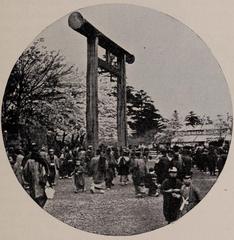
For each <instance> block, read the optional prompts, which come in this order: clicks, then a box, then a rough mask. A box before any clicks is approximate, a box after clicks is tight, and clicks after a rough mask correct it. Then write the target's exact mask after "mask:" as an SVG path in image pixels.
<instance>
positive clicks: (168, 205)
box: [161, 178, 182, 222]
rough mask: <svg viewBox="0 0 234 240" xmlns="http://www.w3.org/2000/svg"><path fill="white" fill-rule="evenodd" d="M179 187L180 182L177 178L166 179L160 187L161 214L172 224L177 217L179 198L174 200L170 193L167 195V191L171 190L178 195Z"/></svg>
mask: <svg viewBox="0 0 234 240" xmlns="http://www.w3.org/2000/svg"><path fill="white" fill-rule="evenodd" d="M181 186H182V182H181V181H180V180H179V179H177V178H167V179H166V180H164V181H163V183H162V185H161V191H162V193H163V214H164V216H165V219H166V221H168V222H173V221H175V220H176V219H177V218H178V217H179V209H180V205H181V197H180V198H176V197H174V196H173V194H172V193H168V192H167V190H170V189H172V190H173V193H177V194H179V195H180V189H181Z"/></svg>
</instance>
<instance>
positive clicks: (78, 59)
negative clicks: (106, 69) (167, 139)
mask: <svg viewBox="0 0 234 240" xmlns="http://www.w3.org/2000/svg"><path fill="white" fill-rule="evenodd" d="M74 11H76V9H74ZM79 12H80V13H81V14H82V15H83V17H84V18H85V19H87V20H88V21H89V22H90V23H91V24H92V25H94V26H95V27H96V28H97V29H99V30H100V31H101V32H102V33H104V34H105V35H106V36H108V37H109V38H111V39H112V40H113V41H115V42H116V43H117V44H119V45H120V46H122V47H123V48H125V49H126V50H128V51H129V52H130V53H132V54H133V55H134V56H135V62H134V63H133V64H127V65H126V71H127V84H129V85H132V86H134V87H135V88H136V89H143V90H145V91H146V92H147V93H148V94H149V95H150V97H151V98H152V99H153V100H154V103H155V107H156V108H157V109H159V112H160V114H161V115H162V116H163V117H166V118H170V117H171V116H172V113H173V111H174V110H177V111H178V113H179V115H180V117H181V118H182V119H183V118H184V117H185V116H186V115H187V114H188V112H189V111H191V110H192V111H194V112H195V113H197V114H198V115H200V116H202V115H204V114H206V115H209V116H210V117H211V118H215V117H216V115H217V114H226V113H227V112H229V113H232V107H231V98H230V94H229V90H228V86H227V83H226V80H225V77H224V74H223V72H222V70H221V68H220V66H219V64H218V62H217V60H216V59H215V58H214V56H213V55H212V52H211V50H210V49H209V48H208V47H207V46H206V44H205V43H204V42H203V41H202V40H201V38H200V37H199V36H198V35H196V33H194V32H193V31H192V30H191V29H190V28H188V27H187V26H186V25H184V24H183V23H181V22H179V21H177V20H176V19H174V18H172V17H171V16H168V15H166V14H164V13H160V12H158V11H156V10H152V9H149V8H143V7H138V6H134V5H120V4H108V5H98V6H92V7H89V8H84V9H80V10H79ZM67 21H68V16H65V17H62V18H61V19H59V20H58V21H56V22H54V23H53V24H51V25H50V26H48V27H47V28H46V29H45V30H44V31H43V32H42V33H41V34H39V36H37V37H44V38H45V42H44V44H45V45H46V46H47V47H48V49H53V50H58V49H59V50H61V53H62V54H63V55H64V56H65V57H66V60H67V62H68V63H71V64H75V65H77V66H78V68H79V69H80V71H81V72H86V62H87V58H86V55H87V52H86V51H87V44H86V38H85V37H84V36H82V35H81V34H79V33H77V32H75V31H74V30H72V29H71V28H70V27H69V26H68V22H67ZM99 54H100V56H101V51H100V53H99Z"/></svg>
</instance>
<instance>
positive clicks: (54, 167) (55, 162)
mask: <svg viewBox="0 0 234 240" xmlns="http://www.w3.org/2000/svg"><path fill="white" fill-rule="evenodd" d="M48 162H49V166H50V182H51V183H52V185H56V182H57V177H58V175H59V167H60V166H59V165H60V164H59V159H58V157H57V156H56V155H55V154H54V149H52V148H51V149H49V155H48Z"/></svg>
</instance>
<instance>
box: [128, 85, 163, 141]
mask: <svg viewBox="0 0 234 240" xmlns="http://www.w3.org/2000/svg"><path fill="white" fill-rule="evenodd" d="M127 103H128V105H127V115H128V116H129V121H128V124H129V126H130V128H131V129H132V130H134V131H135V135H136V136H142V135H144V134H145V133H146V132H147V131H150V130H153V129H155V130H157V129H158V130H159V129H162V128H163V124H162V116H161V115H160V114H159V113H158V109H156V108H155V106H154V104H153V103H154V102H153V101H152V99H151V98H150V97H149V96H148V95H147V93H146V92H145V91H144V90H139V91H137V90H134V89H133V87H128V88H127Z"/></svg>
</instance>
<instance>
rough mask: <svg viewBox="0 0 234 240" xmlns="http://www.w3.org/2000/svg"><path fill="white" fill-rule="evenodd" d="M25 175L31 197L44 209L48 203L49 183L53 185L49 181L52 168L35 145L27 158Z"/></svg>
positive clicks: (33, 144)
mask: <svg viewBox="0 0 234 240" xmlns="http://www.w3.org/2000/svg"><path fill="white" fill-rule="evenodd" d="M23 173H24V179H25V181H26V182H27V184H28V188H29V189H28V193H29V195H30V196H31V197H32V199H33V200H34V201H35V202H36V203H37V204H38V205H39V206H40V207H44V205H45V203H46V201H47V197H46V193H45V187H46V183H47V181H48V182H49V184H50V185H51V182H50V179H49V176H50V168H49V165H48V163H47V162H46V160H45V159H43V158H42V156H41V155H40V153H39V149H38V146H37V145H36V144H35V143H32V149H31V152H30V153H29V155H27V157H26V158H25V165H24V168H23Z"/></svg>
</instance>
